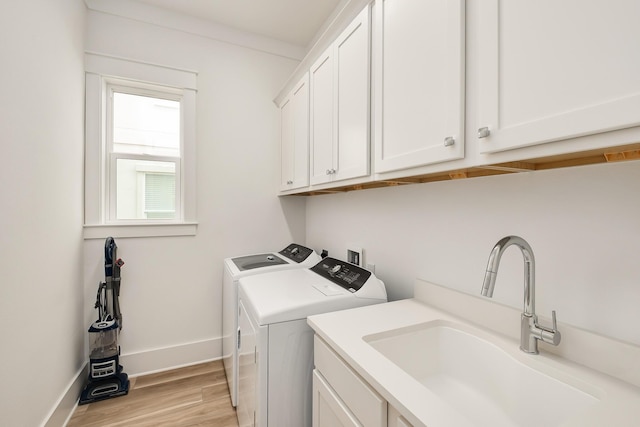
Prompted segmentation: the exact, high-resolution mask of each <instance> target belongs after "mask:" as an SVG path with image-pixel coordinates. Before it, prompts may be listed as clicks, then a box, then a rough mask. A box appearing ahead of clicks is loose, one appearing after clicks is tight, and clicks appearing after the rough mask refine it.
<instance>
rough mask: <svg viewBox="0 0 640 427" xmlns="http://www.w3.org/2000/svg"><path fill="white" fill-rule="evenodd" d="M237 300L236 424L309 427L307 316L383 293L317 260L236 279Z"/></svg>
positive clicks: (358, 273) (374, 300) (382, 298)
mask: <svg viewBox="0 0 640 427" xmlns="http://www.w3.org/2000/svg"><path fill="white" fill-rule="evenodd" d="M239 300H240V301H239V304H240V311H239V313H240V317H239V321H238V322H239V323H238V324H239V327H240V351H239V371H238V373H239V387H238V406H237V409H236V413H237V416H238V422H239V425H240V427H258V426H259V427H287V426H291V427H294V426H295V427H306V426H309V427H310V426H311V415H312V407H311V406H312V391H311V387H312V372H313V330H312V329H311V327H310V326H309V325H307V316H311V315H314V314H320V313H327V312H331V311H337V310H343V309H348V308H354V307H360V306H365V305H371V304H378V303H383V302H386V301H387V293H386V290H385V287H384V283H383V282H382V281H381V280H379V279H378V278H377V277H376V276H375V275H374V274H373V273H371V272H370V271H367V270H365V269H363V268H361V267H358V266H356V265H353V264H349V263H347V262H344V261H340V260H337V259H335V258H325V259H323V260H322V261H320V262H319V263H318V264H316V265H315V266H313V267H312V268H310V269H297V270H286V271H276V272H272V273H266V274H261V275H259V276H251V277H243V278H241V279H240V286H239ZM347 326H348V325H345V327H347Z"/></svg>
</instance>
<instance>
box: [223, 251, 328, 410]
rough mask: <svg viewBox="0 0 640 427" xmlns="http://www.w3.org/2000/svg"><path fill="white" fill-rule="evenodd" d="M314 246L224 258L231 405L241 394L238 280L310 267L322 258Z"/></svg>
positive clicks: (225, 353) (225, 344) (225, 338)
mask: <svg viewBox="0 0 640 427" xmlns="http://www.w3.org/2000/svg"><path fill="white" fill-rule="evenodd" d="M320 260H321V258H320V255H318V254H317V253H316V252H315V251H314V250H313V249H309V248H307V247H305V246H302V245H298V244H295V243H292V244H290V245H289V246H287V247H286V248H284V249H283V250H281V251H280V252H268V253H261V254H252V255H244V256H239V257H233V258H226V259H225V260H224V273H223V279H222V362H223V364H224V370H225V374H226V376H227V384H228V385H229V394H230V396H231V404H232V405H233V406H236V404H237V396H238V391H237V389H238V386H237V385H238V280H239V279H240V278H241V277H247V276H254V275H257V274H262V273H266V272H270V271H278V270H287V269H295V268H309V267H311V266H313V265H315V264H317V263H318V261H320Z"/></svg>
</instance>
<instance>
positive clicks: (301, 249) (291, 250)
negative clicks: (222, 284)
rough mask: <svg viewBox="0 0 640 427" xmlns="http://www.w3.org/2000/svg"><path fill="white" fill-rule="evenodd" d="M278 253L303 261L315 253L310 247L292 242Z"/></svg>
mask: <svg viewBox="0 0 640 427" xmlns="http://www.w3.org/2000/svg"><path fill="white" fill-rule="evenodd" d="M278 253H279V254H280V255H282V256H285V257H287V258H289V259H290V260H292V261H295V262H297V263H301V262H302V261H304V260H305V259H307V258H308V257H309V255H311V254H312V253H313V249H309V248H307V247H305V246H302V245H297V244H295V243H292V244H290V245H289V246H287V247H286V248H284V249H283V250H281V251H280V252H278Z"/></svg>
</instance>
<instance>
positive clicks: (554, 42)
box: [477, 0, 640, 153]
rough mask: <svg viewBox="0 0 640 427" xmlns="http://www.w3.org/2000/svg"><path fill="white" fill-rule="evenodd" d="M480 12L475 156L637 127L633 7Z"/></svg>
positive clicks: (518, 5)
mask: <svg viewBox="0 0 640 427" xmlns="http://www.w3.org/2000/svg"><path fill="white" fill-rule="evenodd" d="M478 8H479V15H478V16H477V19H478V26H479V40H478V43H479V49H480V51H479V69H478V70H479V73H480V74H479V82H478V84H479V90H480V96H479V118H478V119H479V128H480V129H482V130H484V128H486V131H484V132H482V133H481V134H480V133H479V136H481V135H484V137H483V138H480V140H479V144H480V152H482V153H490V152H495V151H501V150H508V149H511V148H518V147H524V146H529V145H534V144H541V143H547V142H552V141H556V140H560V139H568V138H573V137H578V136H582V135H589V134H595V133H599V132H604V131H609V130H614V129H621V128H625V127H631V126H637V125H639V124H640V78H639V76H640V55H638V45H637V40H640V26H638V23H637V21H638V16H640V2H639V1H637V0H590V1H588V2H580V1H561V2H558V1H554V0H536V1H531V0H483V1H481V2H478ZM487 131H488V134H487Z"/></svg>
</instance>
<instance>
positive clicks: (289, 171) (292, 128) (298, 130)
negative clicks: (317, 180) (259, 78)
mask: <svg viewBox="0 0 640 427" xmlns="http://www.w3.org/2000/svg"><path fill="white" fill-rule="evenodd" d="M280 120H281V123H280V126H281V138H280V144H281V147H280V156H281V175H280V191H287V190H294V189H298V188H303V187H307V186H309V75H308V74H305V75H304V77H303V78H302V79H301V80H300V81H299V82H298V84H296V85H295V86H294V88H293V89H292V90H291V92H290V93H289V95H288V96H287V97H286V98H285V99H284V101H283V103H282V105H281V106H280Z"/></svg>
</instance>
